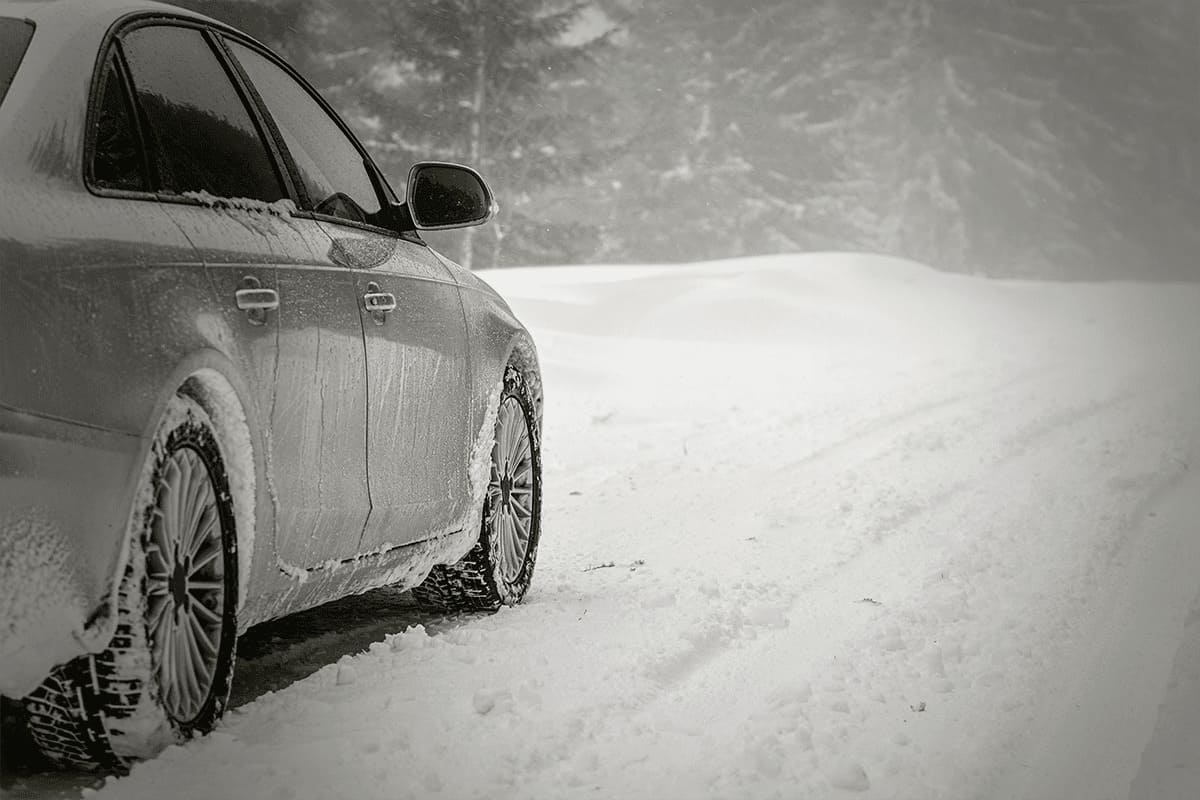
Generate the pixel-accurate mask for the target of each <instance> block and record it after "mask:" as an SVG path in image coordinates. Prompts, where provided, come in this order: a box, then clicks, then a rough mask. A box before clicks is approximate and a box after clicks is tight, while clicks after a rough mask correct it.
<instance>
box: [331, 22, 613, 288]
mask: <svg viewBox="0 0 1200 800" xmlns="http://www.w3.org/2000/svg"><path fill="white" fill-rule="evenodd" d="M585 8H586V5H585V4H583V3H575V2H559V0H367V1H364V0H353V4H352V5H348V4H346V3H342V2H339V3H337V5H336V6H335V5H333V4H332V3H330V4H329V5H325V6H323V7H322V8H321V9H320V10H319V11H318V13H317V14H316V15H314V18H313V20H312V31H313V33H314V35H315V38H316V39H317V40H319V41H322V42H329V41H336V42H344V43H345V45H344V46H342V47H340V48H338V49H337V50H335V51H334V52H332V53H326V54H325V55H323V56H321V57H319V58H317V59H316V63H315V64H314V65H313V70H314V71H315V72H317V73H320V74H322V75H324V77H325V80H324V82H325V83H326V84H327V85H328V86H329V88H330V92H331V94H332V95H333V96H334V97H335V98H336V101H337V103H338V105H339V106H340V107H341V108H342V109H343V110H344V111H345V112H346V113H347V115H348V117H350V118H351V119H352V120H353V121H354V124H355V125H356V127H357V128H358V129H359V130H360V131H362V132H363V133H364V134H365V136H366V138H367V139H368V140H369V144H370V146H371V147H372V149H373V151H375V152H376V153H382V154H383V155H382V157H381V160H382V161H384V162H385V163H386V164H387V171H389V172H390V173H391V174H392V175H393V177H395V176H396V173H397V170H398V169H401V168H404V166H406V165H407V164H409V163H411V162H412V161H415V160H419V159H441V160H451V161H461V162H465V163H467V164H470V165H471V166H474V167H475V168H477V169H479V170H480V171H481V172H482V173H483V174H484V176H485V177H486V178H487V179H488V180H489V182H490V183H492V185H493V188H495V189H496V190H497V193H498V195H499V197H500V206H501V214H500V216H499V217H498V219H497V220H496V221H495V222H493V223H492V224H491V225H489V226H488V227H487V228H484V229H475V228H469V229H467V230H466V231H465V232H463V233H462V234H461V236H460V237H459V241H458V242H457V243H456V242H454V241H453V240H445V241H446V244H448V246H449V247H450V248H451V249H457V251H458V252H457V254H458V255H459V257H460V259H461V260H462V262H463V263H464V265H466V266H475V267H487V266H496V265H497V264H498V263H499V261H500V260H501V257H502V247H508V246H510V245H511V244H512V242H511V241H510V240H511V239H513V238H517V239H520V238H522V237H526V238H527V237H528V236H529V235H530V232H529V231H528V230H527V229H528V224H527V223H526V222H525V220H524V219H523V217H522V213H521V212H522V208H523V206H525V205H526V204H527V203H528V202H529V199H530V196H531V194H532V193H533V192H534V191H536V190H537V189H538V188H539V187H542V186H544V185H545V184H547V183H548V182H552V181H554V180H557V179H561V178H563V177H564V176H566V175H569V174H571V173H572V172H574V171H577V170H579V169H580V168H581V165H583V164H584V163H585V162H586V159H587V156H588V153H587V147H586V136H576V134H578V133H579V132H580V131H583V130H585V127H584V126H585V120H582V119H578V118H576V117H574V116H571V115H569V114H565V113H563V112H564V105H563V101H562V99H561V95H562V94H563V93H564V92H565V91H568V90H572V89H576V90H577V89H578V87H577V86H575V85H573V84H572V78H577V71H578V69H579V68H580V67H581V66H582V65H584V64H585V63H586V62H587V61H588V59H590V58H591V57H592V55H593V54H594V53H595V52H596V51H597V50H598V49H600V48H602V47H603V46H604V43H605V37H604V36H596V37H592V38H590V39H587V40H584V41H578V40H575V39H572V38H571V34H572V32H573V29H574V26H575V25H576V24H577V22H578V20H579V18H580V15H581V14H582V13H583V11H584V10H585ZM523 223H524V224H523ZM536 234H537V232H534V235H536Z"/></svg>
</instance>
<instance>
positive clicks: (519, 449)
mask: <svg viewBox="0 0 1200 800" xmlns="http://www.w3.org/2000/svg"><path fill="white" fill-rule="evenodd" d="M541 527H542V455H541V431H540V430H539V429H538V425H537V416H536V414H535V413H534V408H533V401H532V398H531V397H530V393H529V387H528V386H527V385H526V383H525V379H524V377H523V376H522V375H521V373H520V372H519V371H518V370H517V369H516V368H514V367H512V366H510V367H508V368H507V369H506V370H505V374H504V389H503V391H502V393H501V395H500V409H499V412H498V414H497V418H496V434H495V441H494V444H493V446H492V473H491V480H490V481H489V482H488V488H487V495H486V497H485V499H484V504H483V521H482V524H481V525H480V529H479V541H477V542H476V543H475V546H474V547H472V548H471V550H470V552H468V553H467V554H466V555H465V556H463V557H462V559H461V560H459V561H458V563H455V564H447V565H440V566H436V567H434V568H433V570H432V571H431V572H430V573H429V576H428V577H426V578H425V581H424V582H423V583H421V585H420V586H417V587H416V588H414V589H413V597H414V598H416V600H417V602H418V603H419V604H420V605H421V606H422V607H424V608H426V609H427V610H431V611H438V612H446V613H455V612H462V611H495V610H496V609H498V608H500V606H502V605H516V604H517V603H519V602H521V600H522V599H523V598H524V597H525V593H526V592H527V591H528V590H529V584H530V581H531V580H532V579H533V567H534V564H535V562H536V561H537V547H538V539H539V538H540V535H541Z"/></svg>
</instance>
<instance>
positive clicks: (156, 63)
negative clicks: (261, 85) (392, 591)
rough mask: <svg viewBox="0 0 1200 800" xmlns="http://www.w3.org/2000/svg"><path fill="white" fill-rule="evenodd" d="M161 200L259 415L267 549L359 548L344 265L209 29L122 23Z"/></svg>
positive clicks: (358, 423) (284, 556)
mask: <svg viewBox="0 0 1200 800" xmlns="http://www.w3.org/2000/svg"><path fill="white" fill-rule="evenodd" d="M119 46H120V49H121V51H122V53H123V55H124V58H125V61H126V63H127V64H128V70H129V76H130V79H131V82H132V85H133V88H134V96H135V98H136V103H137V106H138V108H139V110H140V114H141V116H142V118H143V120H144V124H145V129H146V131H147V138H148V140H149V141H148V143H147V144H148V149H149V151H150V153H151V159H150V166H151V172H152V173H153V175H154V176H155V181H156V186H155V189H156V191H157V192H158V194H159V197H160V199H161V200H163V201H165V202H164V204H163V205H164V207H165V208H166V209H167V210H168V213H170V215H171V216H172V217H173V218H174V220H175V221H176V223H177V224H178V225H179V227H180V228H181V229H182V230H183V232H184V233H185V234H186V235H187V237H188V238H189V239H190V240H191V241H192V243H193V245H194V246H195V247H196V248H197V250H198V251H199V252H200V255H201V257H202V258H203V260H204V262H205V266H206V268H207V270H208V273H209V277H210V280H211V281H212V283H213V286H214V289H215V291H216V294H217V296H218V297H219V298H220V299H221V300H222V301H224V312H225V316H226V320H225V322H226V324H227V325H228V328H229V329H230V330H231V331H233V332H234V335H235V337H236V338H237V340H238V344H239V345H240V347H239V348H238V350H239V352H240V355H241V359H242V363H241V364H240V365H239V366H241V367H242V370H243V374H245V375H246V376H247V378H248V379H249V382H250V383H251V384H252V386H253V392H254V394H255V396H254V398H253V399H252V402H253V403H254V404H255V405H256V407H257V411H258V415H259V418H260V419H261V420H264V421H266V422H267V425H268V431H269V435H268V436H267V437H265V438H266V447H267V449H268V451H269V452H268V453H267V469H268V474H269V475H270V482H271V486H270V492H269V494H270V496H271V497H272V498H273V500H274V501H275V506H276V507H275V524H276V554H277V556H278V557H279V558H280V559H281V560H282V562H283V563H284V564H285V565H291V566H297V567H311V566H314V565H317V564H320V563H322V562H325V561H328V560H335V559H340V558H345V557H348V556H351V555H353V554H354V553H355V552H357V548H358V543H359V540H360V538H361V534H362V529H363V526H364V524H365V522H366V519H367V514H368V511H369V508H370V503H369V499H368V496H367V487H366V451H365V435H366V368H365V364H364V360H363V345H362V327H361V323H360V321H359V315H358V308H357V297H356V295H355V287H354V281H353V275H352V273H351V271H350V270H348V269H345V268H341V267H336V266H331V265H330V264H328V262H327V259H325V258H324V254H325V253H326V252H327V251H328V241H327V237H325V236H324V233H323V232H322V231H321V229H320V227H319V226H318V225H317V224H316V223H315V222H314V221H311V220H306V219H300V218H293V216H292V214H291V209H293V208H294V206H290V207H289V205H288V204H287V203H282V202H280V201H288V200H291V194H290V192H291V187H290V181H289V179H288V174H287V172H286V170H284V169H283V168H282V167H281V166H280V164H279V162H278V160H277V155H278V154H277V151H275V149H274V148H273V147H272V145H271V144H270V142H272V139H271V138H270V137H269V136H264V135H263V121H262V120H261V119H259V118H257V114H256V108H255V106H254V105H253V104H251V103H247V102H246V101H247V100H248V98H247V97H245V96H244V95H243V92H242V90H241V89H240V88H239V86H238V82H239V76H238V75H237V73H236V72H232V73H231V72H230V71H229V70H228V69H227V68H226V66H225V64H224V63H223V59H224V58H225V56H224V52H223V50H222V48H221V45H220V43H219V41H218V40H217V39H216V38H215V37H214V36H213V34H212V33H210V32H208V31H206V30H204V29H203V28H200V27H198V26H196V25H194V24H188V23H185V22H182V21H180V22H173V23H170V24H164V23H163V22H162V21H161V20H155V21H152V22H150V23H148V24H139V25H136V26H135V27H132V28H131V29H127V30H125V31H123V32H122V34H121V36H120V45H119Z"/></svg>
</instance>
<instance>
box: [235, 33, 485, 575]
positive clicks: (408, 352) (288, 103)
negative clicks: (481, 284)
mask: <svg viewBox="0 0 1200 800" xmlns="http://www.w3.org/2000/svg"><path fill="white" fill-rule="evenodd" d="M230 47H231V50H232V51H233V53H234V55H235V56H236V58H237V59H238V61H239V63H241V65H242V67H243V69H245V71H246V72H247V74H248V75H249V76H250V79H251V82H252V83H253V84H254V86H255V87H256V89H257V90H258V92H259V94H260V96H261V97H262V100H263V103H264V104H265V105H266V107H267V109H268V110H269V112H270V114H271V116H272V118H273V119H274V122H275V124H276V125H277V126H278V128H279V130H280V134H281V136H282V137H283V140H284V141H285V143H286V144H287V148H288V150H289V152H290V153H291V154H292V157H293V159H294V161H295V163H296V170H297V172H298V173H299V177H300V180H301V182H302V183H303V184H304V187H305V190H306V194H307V195H308V200H309V206H310V208H311V209H312V211H313V213H314V216H315V217H316V218H317V219H318V220H320V222H321V225H322V226H323V227H324V228H325V230H326V232H327V233H328V235H329V237H330V242H331V250H330V258H331V260H333V261H334V262H336V263H339V264H343V265H345V266H348V267H350V268H352V269H353V271H354V279H355V284H356V294H357V297H358V304H359V310H360V313H361V314H362V322H363V336H364V340H365V347H366V362H367V381H368V398H367V465H368V481H369V485H370V489H371V515H370V518H369V519H368V521H367V527H366V530H365V532H364V534H363V539H362V543H361V545H360V549H361V550H363V551H373V550H378V549H384V548H387V547H389V546H395V545H400V544H405V543H408V542H412V541H417V540H420V539H424V538H428V537H430V536H434V535H437V534H440V533H443V532H446V531H447V529H448V528H450V527H453V526H454V525H455V524H456V523H459V522H461V521H462V520H463V516H464V513H465V511H466V510H467V507H468V505H469V490H468V479H467V474H468V470H467V461H468V458H469V453H470V449H471V443H472V439H473V432H472V431H470V430H469V392H467V390H466V389H467V382H468V380H469V379H470V373H469V369H470V366H469V360H468V352H467V340H466V324H465V321H464V318H463V313H462V305H461V301H460V299H459V294H458V292H459V289H458V287H457V285H456V284H455V283H454V282H453V280H452V277H451V275H450V273H449V272H448V271H447V270H446V268H445V267H444V266H443V265H442V264H441V262H440V261H438V260H437V258H436V257H435V256H434V255H433V254H432V253H431V252H430V251H429V249H428V248H426V247H424V246H423V245H420V244H416V243H414V242H410V241H407V240H405V239H404V238H402V237H400V236H398V235H397V234H396V233H394V232H392V231H387V230H384V229H382V228H381V227H380V224H379V223H381V222H382V220H381V219H380V212H381V209H382V208H383V203H384V202H386V200H388V199H390V198H382V197H380V195H379V191H380V190H384V189H386V187H381V186H376V184H375V182H374V181H373V180H372V177H371V173H370V172H369V170H368V168H367V165H366V163H365V161H364V156H363V153H362V152H361V151H360V150H359V148H358V147H357V146H356V144H355V142H354V141H353V139H352V138H351V137H349V136H348V135H347V134H346V132H345V131H344V130H343V129H342V127H341V126H340V125H339V124H338V123H337V121H336V120H335V119H334V117H333V116H331V115H330V114H329V113H328V112H327V111H326V110H325V109H324V108H323V107H322V105H321V104H320V103H319V102H318V101H317V100H316V99H315V98H314V97H313V96H312V95H311V94H310V93H309V91H308V90H307V89H306V88H305V87H304V86H303V85H301V84H300V83H299V82H298V81H296V80H295V79H294V78H293V77H292V76H291V75H290V74H288V72H287V71H286V70H285V69H284V68H283V67H282V66H280V65H279V64H278V63H276V62H275V61H274V60H273V59H271V58H269V57H268V56H266V55H265V54H263V53H260V52H258V51H257V50H255V49H252V48H251V47H249V46H246V45H242V44H239V43H237V42H232V41H231V42H230Z"/></svg>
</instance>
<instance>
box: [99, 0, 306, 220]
mask: <svg viewBox="0 0 1200 800" xmlns="http://www.w3.org/2000/svg"><path fill="white" fill-rule="evenodd" d="M150 27H175V28H190V29H192V30H196V31H199V32H200V35H201V36H202V37H203V38H204V41H205V44H207V45H208V47H209V50H210V51H211V52H212V54H213V57H214V58H215V59H216V60H217V63H218V64H219V65H220V66H221V69H222V70H223V71H224V72H225V74H226V76H227V77H228V78H229V82H230V84H231V85H232V86H233V89H234V92H235V93H236V95H237V97H238V100H239V101H240V102H241V103H242V106H243V107H244V108H245V109H246V113H247V115H248V116H249V117H250V120H251V122H252V123H253V125H254V127H255V132H256V133H257V135H258V137H259V139H260V141H262V143H263V146H264V148H265V149H266V151H267V159H268V161H270V163H271V169H272V170H274V172H275V175H276V179H277V180H279V182H280V185H281V187H282V188H283V190H284V197H283V198H281V199H287V200H291V201H292V202H293V203H296V202H297V194H296V188H297V187H296V186H295V184H294V183H293V181H292V175H291V173H290V172H289V171H288V169H287V168H285V167H284V166H283V154H282V153H280V152H279V151H278V150H277V148H276V142H275V140H274V130H273V126H274V123H273V122H272V123H271V125H272V130H271V131H267V130H265V129H264V123H263V120H262V119H261V118H260V114H261V113H262V110H261V108H260V106H259V105H258V102H257V98H253V99H252V98H251V97H249V96H248V95H247V93H246V90H245V87H244V86H243V85H242V83H241V80H240V73H239V71H238V70H237V69H234V67H233V64H232V63H231V62H230V60H229V59H228V58H227V55H226V53H225V48H224V47H222V46H220V45H219V44H218V38H219V34H218V31H217V30H214V28H218V29H221V30H224V29H225V26H223V25H219V24H218V25H217V26H214V25H212V24H211V23H207V22H205V21H203V20H197V19H192V18H189V17H183V16H176V15H173V14H162V13H157V12H141V13H133V14H129V15H127V16H125V17H122V18H121V19H119V20H117V21H116V22H115V23H113V25H112V26H110V27H109V29H108V32H107V33H106V34H105V36H104V40H103V42H102V43H101V46H100V49H99V51H98V55H97V58H96V64H95V65H94V66H93V68H92V80H91V85H90V87H89V90H88V91H89V94H88V109H87V115H86V117H85V120H86V122H85V124H86V126H87V127H86V134H85V136H84V151H83V164H82V169H83V182H84V185H85V186H86V187H87V189H88V191H89V192H90V193H91V194H93V195H95V196H97V197H106V198H116V199H126V200H150V201H156V202H160V203H174V204H176V205H186V206H195V207H202V206H203V205H204V204H203V203H201V202H200V201H199V200H195V199H193V198H190V197H184V196H182V195H177V194H168V193H165V192H158V191H155V190H153V189H150V190H147V191H131V190H128V189H109V188H106V187H103V186H97V185H96V184H95V182H94V180H93V179H92V177H93V176H92V162H93V160H94V157H95V125H96V120H97V115H98V114H99V113H100V105H101V103H102V102H103V97H102V96H101V94H100V91H101V89H102V88H103V86H104V75H105V68H106V67H107V65H108V63H109V61H110V59H113V58H115V59H116V60H117V62H118V63H119V71H120V73H121V80H122V82H123V83H124V85H125V90H126V95H127V98H128V100H129V103H130V105H131V106H132V113H133V115H134V122H135V124H136V126H137V129H138V141H139V143H140V144H141V145H142V159H143V162H144V163H145V166H146V168H147V170H148V171H147V173H146V175H147V179H148V180H149V181H150V184H151V186H157V185H158V175H157V172H158V170H157V167H156V165H155V160H154V159H152V158H151V157H150V148H149V145H148V135H147V134H148V132H147V129H146V120H145V114H144V112H143V111H142V108H141V104H140V103H139V102H138V98H137V93H136V91H134V84H133V80H132V75H131V73H130V71H129V64H128V62H126V60H125V52H124V48H123V46H122V39H123V37H124V36H125V34H127V33H130V32H131V31H135V30H138V29H140V28H150ZM289 158H290V156H289ZM297 207H299V205H298V204H297Z"/></svg>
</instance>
